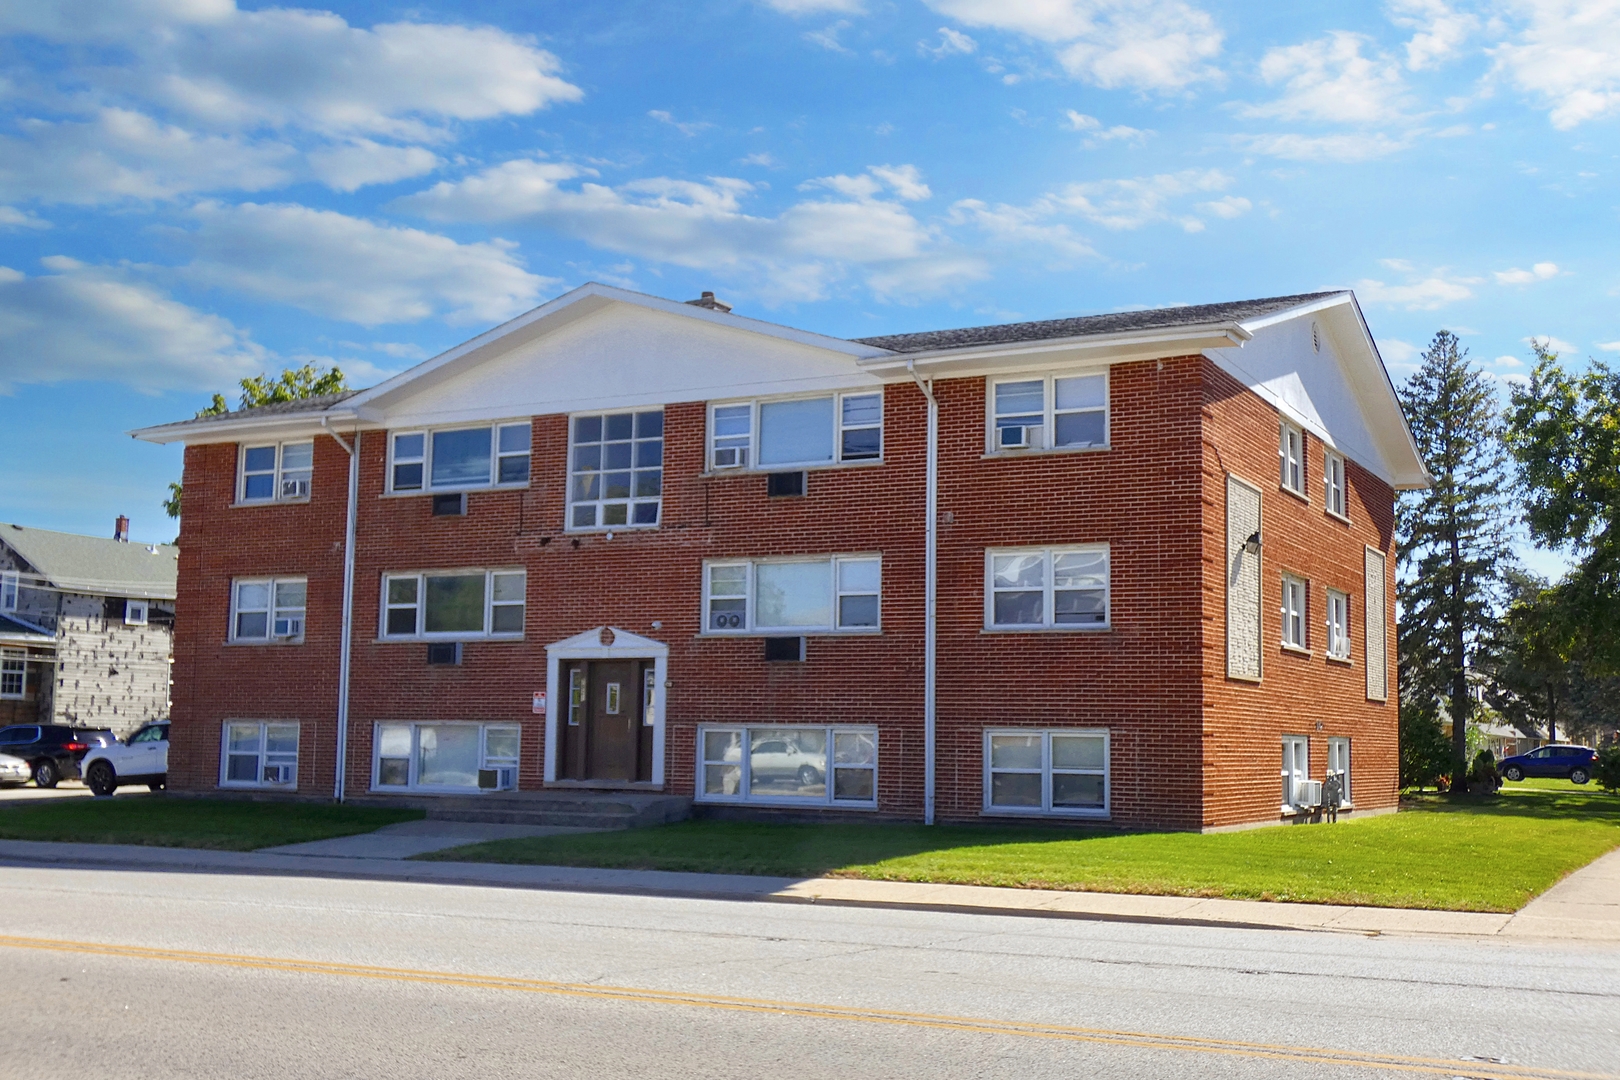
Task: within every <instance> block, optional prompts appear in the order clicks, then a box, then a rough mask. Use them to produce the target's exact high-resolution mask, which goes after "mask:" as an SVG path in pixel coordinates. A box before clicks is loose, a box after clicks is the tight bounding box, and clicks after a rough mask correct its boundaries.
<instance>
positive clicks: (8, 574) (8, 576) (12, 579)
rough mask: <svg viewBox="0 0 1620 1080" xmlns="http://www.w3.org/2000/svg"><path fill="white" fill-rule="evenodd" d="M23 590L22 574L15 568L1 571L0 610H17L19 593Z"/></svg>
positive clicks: (8, 612) (7, 611)
mask: <svg viewBox="0 0 1620 1080" xmlns="http://www.w3.org/2000/svg"><path fill="white" fill-rule="evenodd" d="M21 591H22V575H21V574H19V573H17V572H16V571H14V570H7V571H5V572H3V573H0V611H4V612H6V613H7V614H10V613H11V612H13V611H16V610H17V594H18V593H20V592H21Z"/></svg>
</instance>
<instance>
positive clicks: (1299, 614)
mask: <svg viewBox="0 0 1620 1080" xmlns="http://www.w3.org/2000/svg"><path fill="white" fill-rule="evenodd" d="M1308 596H1309V587H1308V586H1307V585H1306V583H1305V579H1304V578H1298V577H1295V576H1293V575H1292V574H1284V575H1283V578H1282V643H1283V647H1284V648H1287V649H1308V648H1310V638H1309V637H1308V636H1307V634H1306V615H1305V611H1306V604H1307V602H1308V599H1307V598H1308Z"/></svg>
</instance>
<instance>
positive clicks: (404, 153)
mask: <svg viewBox="0 0 1620 1080" xmlns="http://www.w3.org/2000/svg"><path fill="white" fill-rule="evenodd" d="M441 164H443V163H442V162H441V161H440V160H439V156H438V155H437V154H435V153H433V152H432V151H430V150H425V149H423V148H422V147H420V146H385V145H383V144H382V143H376V142H372V141H371V140H370V139H355V140H353V141H352V142H349V143H346V144H344V145H341V146H329V147H326V148H324V149H321V150H314V151H311V152H310V154H309V167H310V169H311V170H312V171H313V172H314V173H315V176H316V177H317V178H318V179H319V180H320V181H321V182H322V183H323V184H325V185H326V186H327V187H329V188H332V189H333V190H334V191H356V190H358V189H360V188H363V187H365V186H366V185H368V184H391V183H394V182H395V181H397V180H408V179H409V178H411V177H413V176H422V175H423V174H425V173H430V172H432V171H433V170H434V169H437V168H438V167H439V166H440V165H441Z"/></svg>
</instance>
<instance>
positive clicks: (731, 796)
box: [697, 725, 878, 808]
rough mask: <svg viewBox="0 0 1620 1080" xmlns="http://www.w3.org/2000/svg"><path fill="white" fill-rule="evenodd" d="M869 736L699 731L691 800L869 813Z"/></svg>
mask: <svg viewBox="0 0 1620 1080" xmlns="http://www.w3.org/2000/svg"><path fill="white" fill-rule="evenodd" d="M877 738H878V733H877V729H875V728H870V727H806V726H799V725H794V726H778V727H745V726H740V725H739V726H735V727H732V726H719V725H716V726H708V725H705V726H703V727H700V728H699V729H698V757H699V761H698V769H699V778H700V779H699V786H698V796H697V797H698V801H700V802H718V803H725V802H748V803H774V804H776V805H784V806H804V805H818V804H819V805H828V806H851V807H866V808H872V807H875V806H877ZM829 769H830V770H831V771H830V774H829ZM829 775H830V776H831V778H832V779H831V783H829V782H828V776H829Z"/></svg>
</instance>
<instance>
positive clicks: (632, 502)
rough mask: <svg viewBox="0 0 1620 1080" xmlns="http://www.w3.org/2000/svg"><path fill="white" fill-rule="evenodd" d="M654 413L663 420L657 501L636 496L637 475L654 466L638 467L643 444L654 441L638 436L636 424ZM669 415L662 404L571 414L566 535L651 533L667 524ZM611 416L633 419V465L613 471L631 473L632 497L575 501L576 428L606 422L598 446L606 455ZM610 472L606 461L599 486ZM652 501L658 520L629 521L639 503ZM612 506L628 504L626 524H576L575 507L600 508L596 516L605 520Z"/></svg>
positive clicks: (601, 465) (600, 468)
mask: <svg viewBox="0 0 1620 1080" xmlns="http://www.w3.org/2000/svg"><path fill="white" fill-rule="evenodd" d="M653 412H656V413H657V414H658V417H659V420H658V496H657V497H656V498H653V499H648V498H647V497H645V496H637V495H636V494H635V477H636V474H637V473H639V472H645V471H646V470H648V469H650V468H651V467H652V466H647V465H637V464H636V447H637V446H638V445H639V444H641V443H643V442H650V441H652V440H651V437H650V436H648V437H642V436H638V435H637V434H636V433H635V424H636V418H637V417H638V416H640V415H641V414H642V413H653ZM665 413H666V410H665V409H664V407H663V406H662V405H659V406H656V407H654V408H644V409H615V410H611V411H607V412H603V411H591V412H576V413H569V414H568V457H567V459H566V460H565V461H564V462H563V476H564V489H563V531H564V532H571V533H599V532H609V531H612V532H620V531H628V530H631V529H639V530H648V529H656V528H658V527H659V526H660V525H662V524H663V522H664V450H665V448H666V447H667V446H668V438H669V429H668V428H667V427H666V426H665V425H666V424H667V423H668V417H667V416H666V415H665ZM609 416H628V417H630V424H631V430H630V438H629V440H628V442H629V444H630V464H629V465H628V466H627V467H625V468H623V469H613V470H611V471H613V472H628V473H629V474H630V484H631V490H630V494H629V495H628V496H626V497H625V498H623V499H609V498H607V497H606V494H605V493H604V492H599V493H598V497H597V498H595V499H581V500H579V501H577V502H576V501H575V499H574V474H575V472H576V470H575V468H574V454H575V453H576V452H577V450H578V447H577V446H576V445H575V442H574V432H575V427H574V425H575V424H577V423H578V422H579V421H580V420H582V419H586V418H593V417H594V418H596V419H599V420H601V421H603V425H604V426H603V431H602V437H601V438H599V439H597V440H596V445H597V446H598V447H600V448H602V450H603V452H604V453H605V451H606V447H607V444H608V442H609V440H608V438H607V429H606V421H607V418H608V417H609ZM612 441H613V442H615V443H622V442H625V441H626V440H624V439H614V440H612ZM609 471H610V470H609V469H608V467H607V463H606V462H601V463H599V464H598V466H597V469H596V472H597V478H598V483H605V482H606V475H607V473H608V472H609ZM649 502H650V503H652V504H653V505H654V506H656V507H657V514H656V518H657V520H655V521H651V522H642V523H639V524H638V523H637V522H635V521H631V520H628V519H629V518H631V517H633V516H634V515H635V508H636V506H637V505H638V504H641V505H645V504H647V503H649ZM609 503H613V504H620V503H622V504H624V508H625V517H626V519H627V520H626V521H623V522H620V523H618V524H608V523H607V522H605V521H604V522H601V523H599V524H595V525H575V524H574V508H575V507H576V506H591V507H597V508H600V513H598V514H596V515H594V516H598V517H604V518H605V517H606V516H607V513H606V511H607V506H608V504H609Z"/></svg>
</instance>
